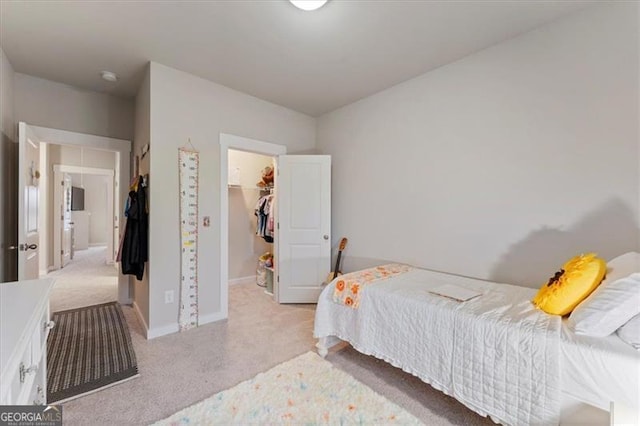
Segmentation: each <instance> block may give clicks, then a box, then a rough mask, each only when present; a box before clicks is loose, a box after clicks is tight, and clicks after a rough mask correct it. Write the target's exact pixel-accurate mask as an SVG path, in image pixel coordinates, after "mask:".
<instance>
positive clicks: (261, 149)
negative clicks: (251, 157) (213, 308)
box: [220, 133, 287, 319]
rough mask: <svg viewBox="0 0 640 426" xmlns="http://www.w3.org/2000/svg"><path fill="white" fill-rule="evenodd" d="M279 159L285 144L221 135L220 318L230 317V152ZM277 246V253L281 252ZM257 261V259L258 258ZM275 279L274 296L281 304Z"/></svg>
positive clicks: (285, 149) (283, 151) (285, 148)
mask: <svg viewBox="0 0 640 426" xmlns="http://www.w3.org/2000/svg"><path fill="white" fill-rule="evenodd" d="M230 149H233V150H238V151H245V152H252V153H254V154H261V155H268V156H271V157H277V156H279V155H284V154H286V153H287V147H286V146H285V145H278V144H274V143H270V142H264V141H259V140H257V139H250V138H245V137H242V136H236V135H230V134H227V133H220V315H221V318H220V319H225V318H227V317H228V316H229V150H230ZM277 243H278V240H277V238H276V241H275V250H274V252H275V253H277ZM256 262H257V259H256ZM276 285H277V283H276V280H275V279H274V289H273V295H274V298H275V301H276V302H277V301H278V292H277V291H276V289H277V287H276Z"/></svg>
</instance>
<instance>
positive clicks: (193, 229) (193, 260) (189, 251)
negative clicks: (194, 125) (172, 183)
mask: <svg viewBox="0 0 640 426" xmlns="http://www.w3.org/2000/svg"><path fill="white" fill-rule="evenodd" d="M189 145H190V148H184V147H183V148H179V149H178V167H179V169H180V184H179V186H180V250H181V257H180V312H179V314H178V322H179V323H180V331H185V330H189V329H190V328H193V327H197V326H198V167H199V164H198V163H199V158H198V156H199V154H198V151H196V150H195V149H193V145H191V141H189Z"/></svg>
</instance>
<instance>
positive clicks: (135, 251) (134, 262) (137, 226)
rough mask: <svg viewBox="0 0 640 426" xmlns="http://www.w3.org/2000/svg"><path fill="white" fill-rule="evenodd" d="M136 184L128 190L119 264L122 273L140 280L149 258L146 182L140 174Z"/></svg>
mask: <svg viewBox="0 0 640 426" xmlns="http://www.w3.org/2000/svg"><path fill="white" fill-rule="evenodd" d="M136 186H137V188H136V189H134V190H131V191H130V192H129V206H128V208H127V210H126V212H125V215H126V216H127V225H126V227H125V231H124V239H123V242H122V252H121V259H120V265H121V266H122V273H123V274H125V275H135V276H136V278H137V279H138V281H140V280H142V277H143V276H144V264H145V262H146V261H147V260H149V213H148V212H147V193H146V183H145V182H144V178H143V177H142V176H140V177H138V184H137V185H136Z"/></svg>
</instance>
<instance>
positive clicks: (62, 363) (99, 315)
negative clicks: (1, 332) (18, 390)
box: [47, 302, 138, 403]
mask: <svg viewBox="0 0 640 426" xmlns="http://www.w3.org/2000/svg"><path fill="white" fill-rule="evenodd" d="M53 321H54V322H55V324H56V325H55V327H54V328H53V330H51V333H49V337H48V338H47V402H48V403H53V402H56V403H60V402H63V401H68V400H70V399H74V398H77V397H79V396H82V395H85V394H87V393H91V392H95V391H97V390H100V389H102V388H105V387H108V386H112V385H114V384H116V383H120V382H123V381H125V380H129V379H132V378H134V377H138V363H137V361H136V354H135V352H134V351H133V344H132V343H131V334H130V333H129V327H128V326H127V321H126V320H125V318H124V313H123V312H122V308H120V304H119V303H118V302H109V303H103V304H100V305H93V306H87V307H83V308H78V309H70V310H67V311H60V312H54V313H53Z"/></svg>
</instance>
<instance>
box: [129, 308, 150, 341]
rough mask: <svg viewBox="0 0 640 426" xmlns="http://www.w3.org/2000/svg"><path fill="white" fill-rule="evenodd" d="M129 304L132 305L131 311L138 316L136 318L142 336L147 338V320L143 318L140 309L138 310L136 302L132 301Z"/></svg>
mask: <svg viewBox="0 0 640 426" xmlns="http://www.w3.org/2000/svg"><path fill="white" fill-rule="evenodd" d="M131 306H133V312H135V313H136V316H137V317H138V320H139V321H140V325H142V328H143V333H144V337H145V338H147V339H148V338H149V326H148V325H147V322H146V321H145V320H144V315H142V311H140V307H139V306H138V304H137V303H136V302H133V303H132V304H131Z"/></svg>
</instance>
